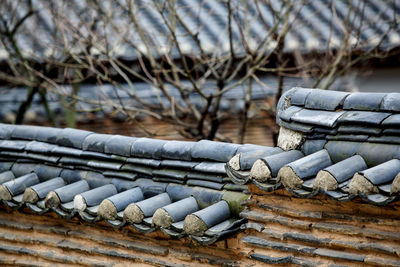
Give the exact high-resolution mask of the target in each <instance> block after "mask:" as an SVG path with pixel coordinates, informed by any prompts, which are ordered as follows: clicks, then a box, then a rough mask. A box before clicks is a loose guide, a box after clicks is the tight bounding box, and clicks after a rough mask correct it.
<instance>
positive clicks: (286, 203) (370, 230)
mask: <svg viewBox="0 0 400 267" xmlns="http://www.w3.org/2000/svg"><path fill="white" fill-rule="evenodd" d="M250 191H251V192H252V194H253V196H252V199H251V200H249V201H248V203H247V210H246V211H244V212H243V213H242V215H243V216H244V217H246V218H248V219H249V221H250V226H251V227H252V228H254V229H248V230H246V232H245V233H242V234H241V237H240V238H241V242H242V243H244V244H245V245H246V248H244V249H243V252H244V253H246V254H247V256H249V257H251V256H252V257H259V255H261V257H260V258H261V259H267V260H270V261H273V260H279V259H280V260H282V261H284V259H285V258H286V260H287V262H288V263H286V264H290V263H292V264H293V263H294V264H296V265H302V266H319V265H322V266H330V265H331V264H339V265H347V266H361V265H363V266H364V265H368V266H369V265H371V266H400V232H399V227H400V210H399V209H400V203H397V204H396V203H393V204H390V205H388V206H385V207H377V206H373V205H370V204H365V203H362V202H360V201H357V199H355V200H354V201H350V202H337V201H334V200H331V199H329V198H327V197H326V196H324V195H321V196H316V197H314V198H313V199H299V198H294V197H292V196H291V195H289V193H288V192H287V191H285V190H284V189H282V190H278V191H276V192H273V193H266V192H262V191H261V190H259V189H258V188H256V187H255V186H254V185H251V186H250ZM255 229H258V231H257V230H255ZM260 230H261V231H260ZM259 231H260V232H259ZM263 256H267V257H265V258H263ZM268 257H271V258H268Z"/></svg>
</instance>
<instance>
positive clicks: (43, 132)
mask: <svg viewBox="0 0 400 267" xmlns="http://www.w3.org/2000/svg"><path fill="white" fill-rule="evenodd" d="M0 139H3V140H10V139H14V140H30V141H38V142H44V143H50V144H55V145H59V146H65V147H72V148H76V149H80V150H84V151H92V152H99V153H105V154H114V155H119V156H124V157H131V156H132V157H139V158H150V159H177V160H183V161H191V160H200V161H202V160H211V161H218V162H224V163H225V162H227V161H228V160H229V159H230V158H231V157H233V156H234V155H235V154H237V153H247V152H250V151H255V150H262V149H264V148H265V147H263V146H259V145H253V144H245V145H239V144H232V143H224V142H216V141H209V140H201V141H199V142H192V141H167V140H160V139H151V138H144V137H143V138H136V137H130V136H121V135H109V134H97V133H93V132H90V131H85V130H78V129H72V128H65V129H61V128H53V127H42V126H30V125H11V124H0Z"/></svg>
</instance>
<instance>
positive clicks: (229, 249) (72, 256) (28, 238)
mask: <svg viewBox="0 0 400 267" xmlns="http://www.w3.org/2000/svg"><path fill="white" fill-rule="evenodd" d="M240 245H241V244H240V243H239V242H238V239H237V238H236V237H232V238H230V239H227V240H223V241H219V242H217V243H215V244H213V245H211V246H208V247H203V246H200V245H198V244H195V243H193V241H191V240H190V239H180V240H172V239H169V238H168V237H167V236H165V235H164V234H162V232H161V231H156V232H154V233H151V234H142V233H139V232H137V231H135V230H134V229H133V228H131V227H123V228H122V229H121V230H117V229H113V228H111V226H109V225H108V224H106V223H104V222H103V223H101V222H100V223H96V224H89V223H85V222H82V221H81V220H79V219H78V218H74V219H71V220H64V219H61V218H59V217H58V216H57V215H56V214H55V213H46V214H44V215H35V214H31V213H30V212H29V210H27V209H24V210H23V212H19V211H13V210H10V209H8V208H6V207H5V206H1V207H0V262H1V264H0V265H1V266H4V265H18V266H23V265H25V266H55V265H61V266H63V265H66V266H71V265H85V266H132V265H134V266H199V265H200V264H201V265H202V266H210V265H218V266H243V265H248V264H250V265H251V264H255V261H253V260H246V261H244V262H242V256H241V255H240V251H241V249H240Z"/></svg>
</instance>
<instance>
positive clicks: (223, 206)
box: [0, 124, 269, 244]
mask: <svg viewBox="0 0 400 267" xmlns="http://www.w3.org/2000/svg"><path fill="white" fill-rule="evenodd" d="M0 137H1V141H0V150H1V151H0V157H1V162H0V171H1V173H0V183H1V184H2V185H1V186H0V198H1V199H2V200H3V202H4V203H5V204H6V205H8V206H9V207H11V208H14V209H18V208H20V207H22V206H24V205H26V206H27V207H29V208H30V209H31V210H32V211H34V212H36V213H38V214H42V213H45V212H48V211H54V212H56V213H57V214H58V215H60V216H61V217H62V218H71V217H73V216H75V215H79V216H80V217H81V218H82V219H83V220H85V221H88V222H96V221H99V220H102V219H104V220H106V221H107V222H108V223H109V224H110V225H112V226H113V227H116V228H119V227H122V226H124V225H126V224H129V225H132V226H133V227H134V228H136V229H137V230H138V231H141V232H144V233H148V232H152V231H154V230H156V229H157V228H160V229H161V230H162V231H163V232H164V233H165V234H167V235H168V236H170V237H175V238H179V237H183V236H186V235H189V236H190V237H191V238H192V239H193V240H196V241H198V242H200V243H202V244H210V243H213V242H215V241H216V240H218V239H220V238H222V237H224V236H226V235H228V234H231V233H233V232H235V231H237V230H238V229H239V227H240V225H241V224H242V223H243V222H244V220H243V219H241V218H239V216H238V214H239V212H240V211H241V210H242V208H241V205H240V203H241V201H243V200H245V199H247V198H248V195H246V194H244V193H242V191H243V190H245V189H246V187H243V186H237V185H235V184H232V183H231V182H230V180H229V178H227V177H226V173H225V169H224V165H225V163H226V162H227V161H228V160H229V159H230V158H231V157H232V156H234V155H235V154H236V153H237V152H246V151H252V150H257V149H269V148H264V147H260V146H255V145H235V144H229V143H220V142H212V141H206V140H204V141H200V142H184V141H163V140H157V139H148V138H134V137H126V136H119V135H105V134H95V133H92V132H89V131H83V130H76V129H69V128H67V129H57V128H50V127H35V126H15V125H7V124H1V125H0Z"/></svg>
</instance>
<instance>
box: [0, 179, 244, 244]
mask: <svg viewBox="0 0 400 267" xmlns="http://www.w3.org/2000/svg"><path fill="white" fill-rule="evenodd" d="M69 182H70V183H69ZM0 183H1V186H0V198H1V200H2V201H3V202H4V203H5V204H7V205H8V206H9V207H12V208H20V207H21V206H22V205H23V204H26V205H27V206H28V207H29V208H30V209H32V210H33V211H35V212H37V213H39V214H42V213H44V212H47V211H49V210H53V211H55V212H56V213H58V214H59V215H60V216H62V217H64V218H70V217H72V216H74V215H75V214H79V215H80V216H81V218H83V219H84V220H87V221H90V222H95V221H98V220H100V219H104V220H106V221H107V222H109V223H110V224H111V225H112V226H114V227H122V226H123V225H125V224H128V225H133V226H134V227H135V228H136V229H137V230H139V231H142V232H151V231H154V230H155V229H156V228H161V229H162V230H163V232H164V233H166V234H168V235H169V236H173V237H182V236H184V235H190V236H191V237H192V238H193V239H195V240H196V241H198V240H197V239H201V237H204V236H206V237H207V238H205V239H204V238H203V241H204V242H205V243H207V242H215V241H216V240H217V239H218V238H220V236H221V235H223V234H226V233H227V232H228V233H229V232H231V231H233V230H239V227H240V224H241V223H242V222H243V220H242V219H239V218H238V214H239V212H240V211H241V207H240V204H239V202H240V201H241V200H244V199H246V198H248V196H247V195H245V194H242V193H235V192H227V191H216V190H210V189H205V188H201V187H189V186H182V185H177V184H165V183H157V182H153V181H152V180H149V179H138V180H136V181H126V180H121V179H113V180H112V182H111V183H107V184H103V185H99V184H97V187H93V186H91V185H90V184H91V181H90V179H89V181H88V180H84V179H81V180H77V181H69V180H68V179H64V178H62V177H54V178H51V179H47V180H43V179H42V180H41V179H40V178H39V177H38V175H37V174H36V173H28V174H25V175H23V176H20V177H18V178H16V177H15V176H14V173H13V172H12V171H4V172H2V173H1V174H0ZM199 241H201V240H199Z"/></svg>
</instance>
